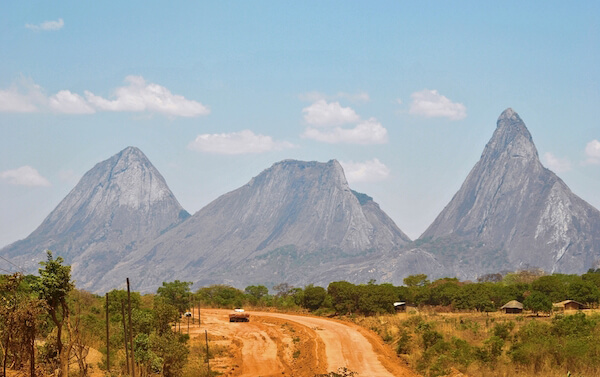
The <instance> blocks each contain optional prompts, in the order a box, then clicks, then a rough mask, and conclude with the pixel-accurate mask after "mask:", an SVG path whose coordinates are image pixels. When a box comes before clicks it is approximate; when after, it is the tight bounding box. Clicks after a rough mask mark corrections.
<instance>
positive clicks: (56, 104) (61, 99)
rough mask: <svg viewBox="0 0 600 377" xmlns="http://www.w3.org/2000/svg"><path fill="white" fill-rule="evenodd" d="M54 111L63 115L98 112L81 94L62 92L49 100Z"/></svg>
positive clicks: (49, 104)
mask: <svg viewBox="0 0 600 377" xmlns="http://www.w3.org/2000/svg"><path fill="white" fill-rule="evenodd" d="M48 106H50V109H52V111H55V112H57V113H63V114H92V113H95V112H96V110H94V108H93V107H92V106H90V104H89V103H88V102H87V101H86V100H85V99H84V98H83V97H81V96H80V95H79V94H76V93H71V91H69V90H61V91H59V92H58V93H56V94H55V95H53V96H50V98H49V99H48Z"/></svg>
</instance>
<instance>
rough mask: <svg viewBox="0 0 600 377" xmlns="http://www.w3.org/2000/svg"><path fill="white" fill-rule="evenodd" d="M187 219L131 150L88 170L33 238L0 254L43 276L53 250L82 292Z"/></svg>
mask: <svg viewBox="0 0 600 377" xmlns="http://www.w3.org/2000/svg"><path fill="white" fill-rule="evenodd" d="M187 217H189V214H188V213H187V212H186V211H185V210H183V208H182V207H181V206H180V205H179V203H178V202H177V199H175V196H174V195H173V193H172V192H171V191H170V190H169V188H168V186H167V184H166V182H165V180H164V178H163V177H162V176H161V174H160V173H159V172H158V170H156V168H155V167H154V166H153V165H152V164H151V163H150V161H149V160H148V159H147V157H146V156H145V155H144V154H143V153H142V152H141V151H140V150H139V149H137V148H134V147H128V148H126V149H124V150H123V151H121V152H120V153H118V154H116V155H115V156H113V157H111V158H109V159H108V160H106V161H103V162H100V163H98V164H97V165H96V166H94V167H93V168H92V169H91V170H90V171H88V172H87V173H86V174H85V175H84V176H83V178H81V180H80V181H79V183H78V184H77V185H76V186H75V188H74V189H73V190H72V191H71V192H70V193H69V194H68V195H67V196H66V197H65V198H64V199H63V200H62V202H60V204H59V205H58V206H57V207H56V208H55V209H54V210H53V211H52V212H51V213H50V215H48V217H46V219H45V220H44V221H43V222H42V224H41V225H40V226H39V227H38V228H37V229H36V230H35V231H34V232H33V233H32V234H31V235H29V236H28V237H27V238H25V239H24V240H21V241H17V242H15V243H13V244H11V245H9V246H7V247H5V248H3V249H2V250H1V251H0V254H2V255H7V256H10V257H11V259H12V260H13V261H16V262H17V264H19V265H20V266H22V267H23V268H25V269H26V271H28V272H37V268H38V267H39V264H38V263H39V262H40V261H43V260H45V259H46V254H45V250H47V249H49V250H52V251H53V252H54V254H55V256H57V255H60V256H62V257H63V258H64V259H65V262H66V263H68V264H71V265H72V274H73V278H74V279H75V281H76V283H77V286H78V287H79V288H85V289H92V290H93V289H94V288H95V287H96V284H97V283H98V281H99V280H101V279H102V278H103V276H104V274H105V273H106V272H107V271H108V270H110V269H111V268H113V267H114V265H115V264H117V263H118V262H119V261H120V260H121V259H122V258H124V257H125V256H127V255H128V254H129V253H130V252H131V251H132V250H135V249H136V248H137V247H138V246H139V245H140V243H142V242H143V241H144V240H148V239H153V238H155V237H157V236H158V235H159V234H160V233H162V232H165V231H167V230H168V229H170V228H172V227H174V226H176V225H177V224H179V223H180V222H182V221H183V220H184V219H186V218H187Z"/></svg>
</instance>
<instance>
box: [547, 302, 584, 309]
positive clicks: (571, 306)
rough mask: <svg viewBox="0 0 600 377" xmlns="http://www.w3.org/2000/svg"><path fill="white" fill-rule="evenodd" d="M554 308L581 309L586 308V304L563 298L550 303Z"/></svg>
mask: <svg viewBox="0 0 600 377" xmlns="http://www.w3.org/2000/svg"><path fill="white" fill-rule="evenodd" d="M552 307H553V308H554V309H555V310H582V309H587V306H585V305H584V304H582V303H581V302H577V301H575V300H565V301H561V302H556V303H554V304H552Z"/></svg>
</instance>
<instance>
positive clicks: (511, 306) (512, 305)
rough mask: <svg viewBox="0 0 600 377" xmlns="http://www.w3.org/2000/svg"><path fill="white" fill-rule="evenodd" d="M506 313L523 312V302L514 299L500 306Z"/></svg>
mask: <svg viewBox="0 0 600 377" xmlns="http://www.w3.org/2000/svg"><path fill="white" fill-rule="evenodd" d="M500 310H502V311H503V312H504V313H506V314H518V313H522V312H523V304H521V303H520V302H519V301H517V300H512V301H509V302H507V303H506V304H504V305H502V307H501V308H500Z"/></svg>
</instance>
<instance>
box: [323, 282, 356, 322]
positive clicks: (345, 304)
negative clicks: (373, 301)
mask: <svg viewBox="0 0 600 377" xmlns="http://www.w3.org/2000/svg"><path fill="white" fill-rule="evenodd" d="M327 293H328V294H329V295H330V296H331V301H332V305H333V308H334V309H335V311H336V312H338V313H342V314H348V313H353V312H355V311H356V310H357V309H358V301H359V298H360V292H359V290H358V287H357V286H356V285H354V284H352V283H348V282H347V281H335V282H332V283H329V286H328V287H327Z"/></svg>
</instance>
